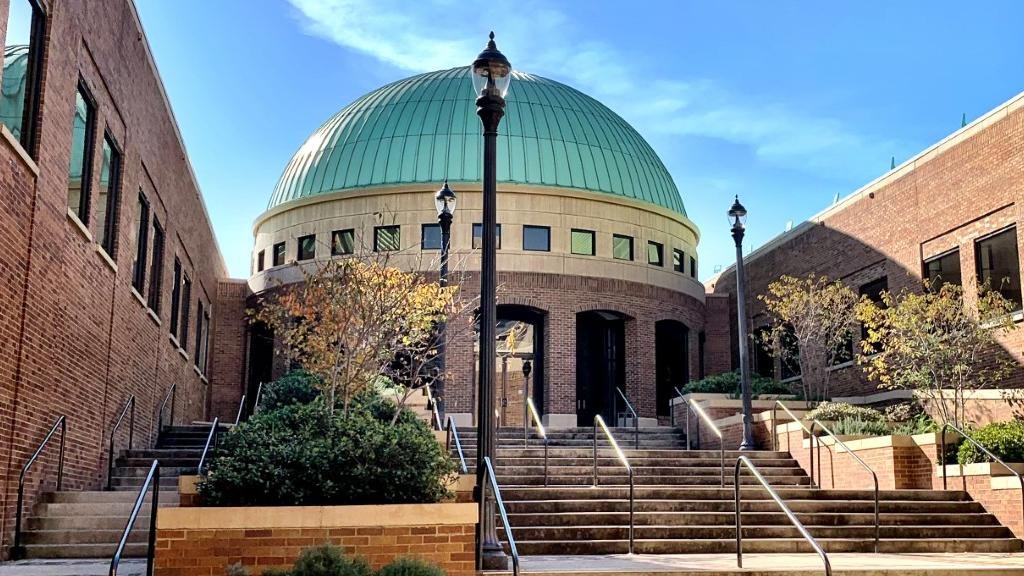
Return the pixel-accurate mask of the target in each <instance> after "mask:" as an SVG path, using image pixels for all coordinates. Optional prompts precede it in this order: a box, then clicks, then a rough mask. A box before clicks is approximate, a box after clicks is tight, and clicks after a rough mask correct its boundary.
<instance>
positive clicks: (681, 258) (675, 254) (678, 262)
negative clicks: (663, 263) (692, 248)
mask: <svg viewBox="0 0 1024 576" xmlns="http://www.w3.org/2000/svg"><path fill="white" fill-rule="evenodd" d="M685 266H686V254H683V251H682V250H679V249H677V248H673V249H672V270H673V271H675V272H679V273H680V274H685V273H686V270H685V268H684V267H685Z"/></svg>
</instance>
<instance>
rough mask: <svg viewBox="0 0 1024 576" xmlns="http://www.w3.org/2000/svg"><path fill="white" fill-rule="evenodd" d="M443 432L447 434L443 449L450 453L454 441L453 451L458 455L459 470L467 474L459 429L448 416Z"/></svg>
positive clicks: (467, 468)
mask: <svg viewBox="0 0 1024 576" xmlns="http://www.w3.org/2000/svg"><path fill="white" fill-rule="evenodd" d="M445 431H446V432H447V434H446V435H445V441H444V449H445V450H447V451H449V452H450V451H451V449H452V441H453V440H454V441H455V451H456V452H457V453H458V455H459V469H460V470H461V471H462V473H463V474H468V473H469V467H468V466H466V454H465V453H464V452H463V451H462V440H460V439H459V427H458V426H456V425H455V420H452V419H451V417H450V416H449V417H448V422H447V424H446V425H445Z"/></svg>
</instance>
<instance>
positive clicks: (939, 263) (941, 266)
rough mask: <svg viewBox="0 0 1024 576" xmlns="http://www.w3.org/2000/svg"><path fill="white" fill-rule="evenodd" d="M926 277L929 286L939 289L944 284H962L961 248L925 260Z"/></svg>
mask: <svg viewBox="0 0 1024 576" xmlns="http://www.w3.org/2000/svg"><path fill="white" fill-rule="evenodd" d="M924 278H925V280H927V281H928V286H929V287H931V288H934V289H935V290H938V289H939V288H941V287H942V285H943V284H956V285H957V286H962V285H963V284H962V279H961V277H960V250H953V251H951V252H946V253H945V254H942V255H939V256H935V257H934V258H930V259H928V260H925V261H924Z"/></svg>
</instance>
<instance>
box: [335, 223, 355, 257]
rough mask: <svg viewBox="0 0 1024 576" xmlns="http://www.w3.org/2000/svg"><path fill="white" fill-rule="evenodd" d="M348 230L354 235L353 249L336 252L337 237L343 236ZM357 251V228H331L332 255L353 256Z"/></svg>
mask: <svg viewBox="0 0 1024 576" xmlns="http://www.w3.org/2000/svg"><path fill="white" fill-rule="evenodd" d="M346 232H348V233H349V234H350V235H351V236H352V250H350V251H348V252H336V251H335V250H334V246H335V245H336V243H335V241H334V240H335V238H336V237H337V238H341V237H342V236H344V235H345V233H346ZM355 252H356V229H355V228H342V229H341V230H331V256H351V255H352V254H355Z"/></svg>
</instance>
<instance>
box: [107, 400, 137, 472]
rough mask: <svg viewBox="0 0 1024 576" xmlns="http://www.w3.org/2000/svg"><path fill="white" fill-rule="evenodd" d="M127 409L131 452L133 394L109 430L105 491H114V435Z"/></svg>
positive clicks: (133, 433)
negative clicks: (129, 411) (129, 412)
mask: <svg viewBox="0 0 1024 576" xmlns="http://www.w3.org/2000/svg"><path fill="white" fill-rule="evenodd" d="M129 409H131V418H130V419H129V420H130V421H129V423H128V449H129V450H131V449H132V444H134V441H135V394H132V395H131V396H129V397H128V400H127V401H126V402H125V403H124V409H122V410H121V415H120V416H118V417H117V422H115V423H114V427H113V428H111V429H110V443H109V444H108V445H107V490H113V489H114V435H115V434H117V429H118V428H119V427H120V426H121V422H122V421H123V420H124V415H125V414H127V413H128V410H129Z"/></svg>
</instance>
